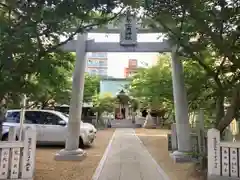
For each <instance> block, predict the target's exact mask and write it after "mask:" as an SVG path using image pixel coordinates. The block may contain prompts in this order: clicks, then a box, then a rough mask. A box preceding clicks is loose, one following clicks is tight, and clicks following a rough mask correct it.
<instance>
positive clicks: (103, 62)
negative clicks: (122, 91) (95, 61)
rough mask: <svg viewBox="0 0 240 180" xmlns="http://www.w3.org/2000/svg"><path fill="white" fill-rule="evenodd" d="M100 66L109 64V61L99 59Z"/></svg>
mask: <svg viewBox="0 0 240 180" xmlns="http://www.w3.org/2000/svg"><path fill="white" fill-rule="evenodd" d="M99 65H100V66H107V61H99Z"/></svg>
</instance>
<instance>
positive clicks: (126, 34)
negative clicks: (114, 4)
mask: <svg viewBox="0 0 240 180" xmlns="http://www.w3.org/2000/svg"><path fill="white" fill-rule="evenodd" d="M136 44H137V21H136V18H135V16H133V15H131V14H130V12H127V15H126V17H125V19H123V22H122V28H121V32H120V45H121V46H136Z"/></svg>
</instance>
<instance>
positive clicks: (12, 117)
mask: <svg viewBox="0 0 240 180" xmlns="http://www.w3.org/2000/svg"><path fill="white" fill-rule="evenodd" d="M5 122H9V123H19V122H20V112H19V111H14V112H7V114H6V119H5Z"/></svg>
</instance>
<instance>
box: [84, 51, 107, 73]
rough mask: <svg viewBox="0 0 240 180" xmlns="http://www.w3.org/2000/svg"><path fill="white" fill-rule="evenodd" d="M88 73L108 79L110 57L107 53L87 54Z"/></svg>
mask: <svg viewBox="0 0 240 180" xmlns="http://www.w3.org/2000/svg"><path fill="white" fill-rule="evenodd" d="M86 72H88V73H89V74H90V75H98V76H102V77H106V76H107V75H108V57H107V53H105V52H92V53H88V54H87V66H86Z"/></svg>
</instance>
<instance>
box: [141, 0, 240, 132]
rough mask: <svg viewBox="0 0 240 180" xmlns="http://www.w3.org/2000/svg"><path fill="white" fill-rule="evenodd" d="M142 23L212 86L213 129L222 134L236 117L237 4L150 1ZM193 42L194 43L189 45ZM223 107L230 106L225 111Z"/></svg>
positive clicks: (239, 7)
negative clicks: (192, 63)
mask: <svg viewBox="0 0 240 180" xmlns="http://www.w3.org/2000/svg"><path fill="white" fill-rule="evenodd" d="M145 10H146V13H145V17H146V21H145V22H144V23H145V24H148V25H149V26H150V27H152V28H157V29H159V30H161V31H164V32H165V33H166V36H167V37H168V38H170V40H171V41H172V43H174V44H177V45H179V46H181V51H180V52H179V53H180V54H181V55H184V56H185V57H188V58H191V59H192V60H194V61H197V62H198V63H199V65H201V67H202V68H203V69H204V71H205V72H206V75H207V78H208V79H209V81H211V82H212V83H213V84H214V86H213V87H214V89H213V92H214V93H213V94H212V95H213V96H212V97H211V98H212V99H214V100H215V101H216V104H217V105H216V110H215V114H216V115H215V118H216V126H217V127H218V129H219V130H220V131H223V130H224V129H225V127H226V126H227V125H229V123H230V122H231V121H232V119H233V118H235V117H236V118H237V117H238V114H239V113H238V111H239V108H240V105H239V103H238V102H239V91H240V86H239V67H240V66H239V65H240V64H239V56H240V54H239V52H240V49H239V48H240V46H239V44H240V38H239V36H240V34H239V28H240V26H239V10H240V4H239V3H238V2H237V1H227V0H222V1H218V0H214V1H212V0H211V1H210V0H197V1H191V2H188V1H186V2H185V1H180V0H173V1H163V0H159V1H154V3H150V5H149V6H148V7H145ZM193 41H194V43H192V42H193ZM224 104H230V106H229V107H228V108H227V110H226V111H225V106H224Z"/></svg>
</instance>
